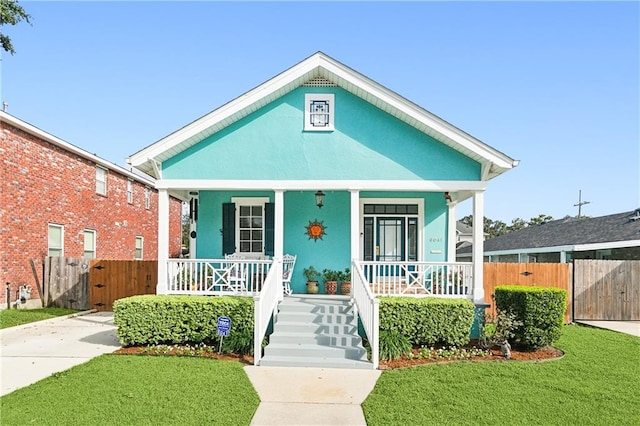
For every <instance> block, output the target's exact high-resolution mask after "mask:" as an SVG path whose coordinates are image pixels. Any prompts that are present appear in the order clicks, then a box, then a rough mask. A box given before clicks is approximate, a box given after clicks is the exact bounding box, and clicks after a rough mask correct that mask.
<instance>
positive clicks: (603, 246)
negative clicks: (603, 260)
mask: <svg viewBox="0 0 640 426" xmlns="http://www.w3.org/2000/svg"><path fill="white" fill-rule="evenodd" d="M626 247H640V240H627V241H611V242H608V243H592V244H577V245H576V246H575V249H574V251H589V250H607V249H615V248H626Z"/></svg>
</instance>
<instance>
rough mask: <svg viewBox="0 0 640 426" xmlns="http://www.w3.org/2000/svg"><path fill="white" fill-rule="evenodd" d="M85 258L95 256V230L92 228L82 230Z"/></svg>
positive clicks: (93, 257)
mask: <svg viewBox="0 0 640 426" xmlns="http://www.w3.org/2000/svg"><path fill="white" fill-rule="evenodd" d="M83 257H84V258H85V259H95V258H96V231H94V230H92V229H85V230H84V254H83Z"/></svg>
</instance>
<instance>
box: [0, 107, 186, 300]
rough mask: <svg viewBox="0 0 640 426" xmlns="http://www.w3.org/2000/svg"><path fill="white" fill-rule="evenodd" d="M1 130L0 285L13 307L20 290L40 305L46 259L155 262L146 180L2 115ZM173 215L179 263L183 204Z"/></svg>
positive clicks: (173, 251) (154, 214)
mask: <svg viewBox="0 0 640 426" xmlns="http://www.w3.org/2000/svg"><path fill="white" fill-rule="evenodd" d="M0 130H1V133H0V161H1V167H0V280H1V281H0V283H2V284H5V283H10V286H11V292H10V293H11V301H12V302H13V301H14V300H15V298H16V295H17V291H18V288H19V286H20V285H25V284H26V285H27V286H29V288H30V289H31V298H32V299H39V289H38V286H37V285H36V278H35V276H34V273H35V274H37V275H38V281H39V282H40V283H42V282H43V277H42V275H43V264H44V261H45V259H46V257H47V256H67V257H85V258H99V259H142V260H150V259H157V258H158V240H157V233H158V193H157V190H155V188H154V181H153V180H152V179H151V178H147V177H143V176H140V174H139V173H134V172H131V171H129V170H127V169H125V168H123V167H120V166H117V165H115V164H113V163H111V162H108V161H106V160H104V159H102V158H99V157H97V156H96V155H93V154H90V153H88V152H86V151H84V150H82V149H80V148H78V147H76V146H74V145H72V144H70V143H68V142H65V141H63V140H61V139H59V138H57V137H55V136H53V135H51V134H49V133H47V132H45V131H43V130H41V129H38V128H37V127H35V126H32V125H31V124H28V123H26V122H24V121H22V120H20V119H18V118H16V117H13V116H11V115H9V114H7V113H6V112H2V111H0ZM170 212H171V213H170V218H171V219H170V222H171V223H170V235H171V238H170V240H171V241H170V244H169V251H170V252H169V253H168V255H169V256H170V257H178V256H179V254H180V247H181V244H180V243H181V241H180V238H181V237H180V235H181V225H180V220H181V219H180V218H181V201H180V200H178V199H175V198H171V199H170ZM32 260H33V263H34V265H35V267H33V266H32ZM2 293H3V294H2V298H1V300H2V302H6V295H5V294H4V291H3V292H2Z"/></svg>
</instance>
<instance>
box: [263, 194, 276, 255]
mask: <svg viewBox="0 0 640 426" xmlns="http://www.w3.org/2000/svg"><path fill="white" fill-rule="evenodd" d="M274 227H275V204H273V203H266V204H265V205H264V254H265V255H266V256H273V245H274V244H273V238H274V235H273V234H274Z"/></svg>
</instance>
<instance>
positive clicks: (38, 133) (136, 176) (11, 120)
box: [0, 111, 155, 188]
mask: <svg viewBox="0 0 640 426" xmlns="http://www.w3.org/2000/svg"><path fill="white" fill-rule="evenodd" d="M0 122H2V123H7V124H9V125H11V126H13V127H15V128H17V129H20V130H22V131H23V132H26V133H28V134H30V135H32V136H35V137H37V138H39V139H42V140H44V141H46V142H48V143H50V144H52V145H54V146H57V147H59V148H62V149H64V150H65V151H67V152H70V153H73V154H75V155H77V156H79V157H81V158H84V159H86V160H89V161H91V162H92V163H95V164H96V165H99V166H101V167H104V168H105V169H108V170H111V171H113V172H117V173H119V174H121V175H123V176H125V177H127V178H130V179H132V180H135V181H137V182H140V183H142V184H144V185H148V186H150V187H154V188H155V181H154V180H153V179H152V178H151V177H150V176H146V175H142V174H141V173H140V172H139V171H138V170H127V169H125V168H123V167H120V166H118V165H117V164H115V163H112V162H110V161H108V160H105V159H104V158H100V157H98V156H97V155H95V154H91V153H90V152H88V151H85V150H84V149H82V148H79V147H77V146H75V145H73V144H70V143H69V142H67V141H64V140H62V139H60V138H58V137H56V136H54V135H52V134H51V133H47V132H45V131H44V130H41V129H39V128H38V127H36V126H34V125H32V124H29V123H27V122H26V121H23V120H20V119H19V118H17V117H14V116H13V115H11V114H9V113H7V112H5V111H0Z"/></svg>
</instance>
